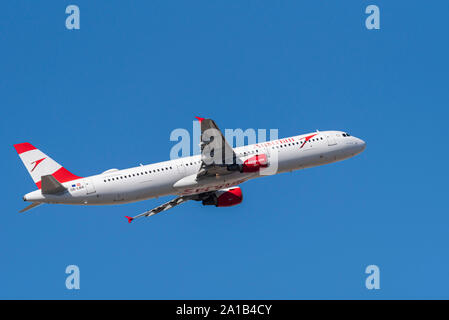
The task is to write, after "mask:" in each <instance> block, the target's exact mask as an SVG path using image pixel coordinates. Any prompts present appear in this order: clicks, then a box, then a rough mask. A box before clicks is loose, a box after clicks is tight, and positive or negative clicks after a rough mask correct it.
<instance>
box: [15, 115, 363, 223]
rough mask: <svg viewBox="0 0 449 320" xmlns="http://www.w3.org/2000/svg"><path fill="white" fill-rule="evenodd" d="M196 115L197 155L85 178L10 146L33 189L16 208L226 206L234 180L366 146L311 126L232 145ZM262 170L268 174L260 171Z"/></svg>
mask: <svg viewBox="0 0 449 320" xmlns="http://www.w3.org/2000/svg"><path fill="white" fill-rule="evenodd" d="M196 118H197V119H198V121H200V125H201V141H200V147H201V154H199V155H194V156H190V157H184V158H178V159H174V160H169V161H164V162H159V163H154V164H149V165H140V166H138V167H133V168H129V169H123V170H118V169H110V170H106V171H104V172H103V173H101V174H98V175H94V176H89V177H80V176H77V175H75V174H73V173H71V172H70V171H69V170H67V169H66V168H64V167H63V166H61V165H60V164H59V163H57V162H56V161H54V160H53V159H52V158H50V157H49V156H47V155H46V154H44V153H43V152H42V151H40V150H39V149H37V148H35V147H34V146H33V145H31V144H30V143H27V142H25V143H19V144H15V145H14V147H15V149H16V151H17V153H18V154H19V157H20V159H21V160H22V162H23V164H24V165H25V168H26V169H27V170H28V173H29V174H30V175H31V177H32V179H33V181H34V183H35V184H36V186H37V188H38V190H35V191H32V192H30V193H27V194H26V195H24V196H23V200H24V201H28V202H31V204H30V205H29V206H27V207H26V208H24V209H22V210H20V211H19V212H25V211H27V210H30V209H32V208H34V207H37V206H39V205H41V204H44V203H50V204H71V205H113V204H124V203H132V202H137V201H142V200H148V199H152V198H159V197H163V196H168V195H174V196H176V197H175V198H174V199H172V200H170V201H168V202H166V203H164V204H162V205H160V206H157V207H155V208H153V209H151V210H148V211H145V212H143V213H141V214H139V215H136V216H134V217H129V216H126V218H127V219H128V222H129V223H131V222H132V221H133V220H135V219H137V218H140V217H149V216H153V215H155V214H157V213H160V212H162V211H166V210H168V209H171V208H173V207H175V206H177V205H179V204H181V203H184V202H186V201H189V200H195V201H201V202H202V204H203V205H215V206H216V207H229V206H234V205H237V204H240V203H241V202H242V200H243V195H242V190H241V189H240V187H239V185H240V184H242V183H243V182H245V181H248V180H251V179H255V178H259V177H263V176H265V175H271V174H279V173H283V172H290V171H294V170H300V169H305V168H310V167H315V166H320V165H324V164H329V163H333V162H337V161H342V160H345V159H348V158H351V157H353V156H355V155H357V154H359V153H361V152H362V151H363V150H365V147H366V143H365V142H364V141H363V140H361V139H359V138H356V137H353V136H351V135H350V134H348V133H347V132H343V131H318V130H317V131H316V132H314V133H308V134H302V135H298V136H292V137H288V138H283V139H277V140H271V141H267V142H260V143H256V144H251V145H246V146H242V147H237V148H232V147H231V146H230V145H229V144H228V142H227V141H226V139H225V137H224V136H223V134H222V132H221V131H220V129H219V128H218V126H217V125H216V123H215V122H214V121H213V120H212V119H205V118H200V117H196ZM270 169H271V171H272V172H269V170H270ZM267 170H268V172H269V173H268V174H266V173H264V171H267Z"/></svg>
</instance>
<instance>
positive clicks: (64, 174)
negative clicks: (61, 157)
mask: <svg viewBox="0 0 449 320" xmlns="http://www.w3.org/2000/svg"><path fill="white" fill-rule="evenodd" d="M52 176H53V177H54V178H55V179H56V180H58V182H60V183H64V182H67V181H72V180H77V179H82V178H83V177H78V176H76V175H74V174H73V173H71V172H70V171H69V170H67V169H66V168H64V167H61V168H60V169H58V170H56V171H55V172H54V173H53V174H52ZM41 185H42V182H41V181H38V182H36V186H37V187H38V188H39V189H40V188H41Z"/></svg>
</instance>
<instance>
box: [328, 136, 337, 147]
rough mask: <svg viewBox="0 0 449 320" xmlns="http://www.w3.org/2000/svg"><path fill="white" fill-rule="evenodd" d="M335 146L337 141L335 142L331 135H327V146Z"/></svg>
mask: <svg viewBox="0 0 449 320" xmlns="http://www.w3.org/2000/svg"><path fill="white" fill-rule="evenodd" d="M336 144H337V141H336V140H335V137H334V136H332V133H330V134H328V135H327V145H328V146H334V145H336Z"/></svg>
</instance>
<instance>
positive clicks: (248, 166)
mask: <svg viewBox="0 0 449 320" xmlns="http://www.w3.org/2000/svg"><path fill="white" fill-rule="evenodd" d="M266 167H268V157H267V155H266V154H257V155H255V156H253V157H251V158H249V159H248V160H246V161H245V162H243V165H242V172H257V171H259V170H260V169H261V168H266Z"/></svg>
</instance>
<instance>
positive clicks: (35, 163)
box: [31, 158, 46, 172]
mask: <svg viewBox="0 0 449 320" xmlns="http://www.w3.org/2000/svg"><path fill="white" fill-rule="evenodd" d="M45 159H46V158H42V159H39V160H36V161H34V162H31V164H33V163H34V167H33V169H31V172H33V171H34V169H36V167H37V165H38V164H39V163H41V162H42V161H44V160H45Z"/></svg>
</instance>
